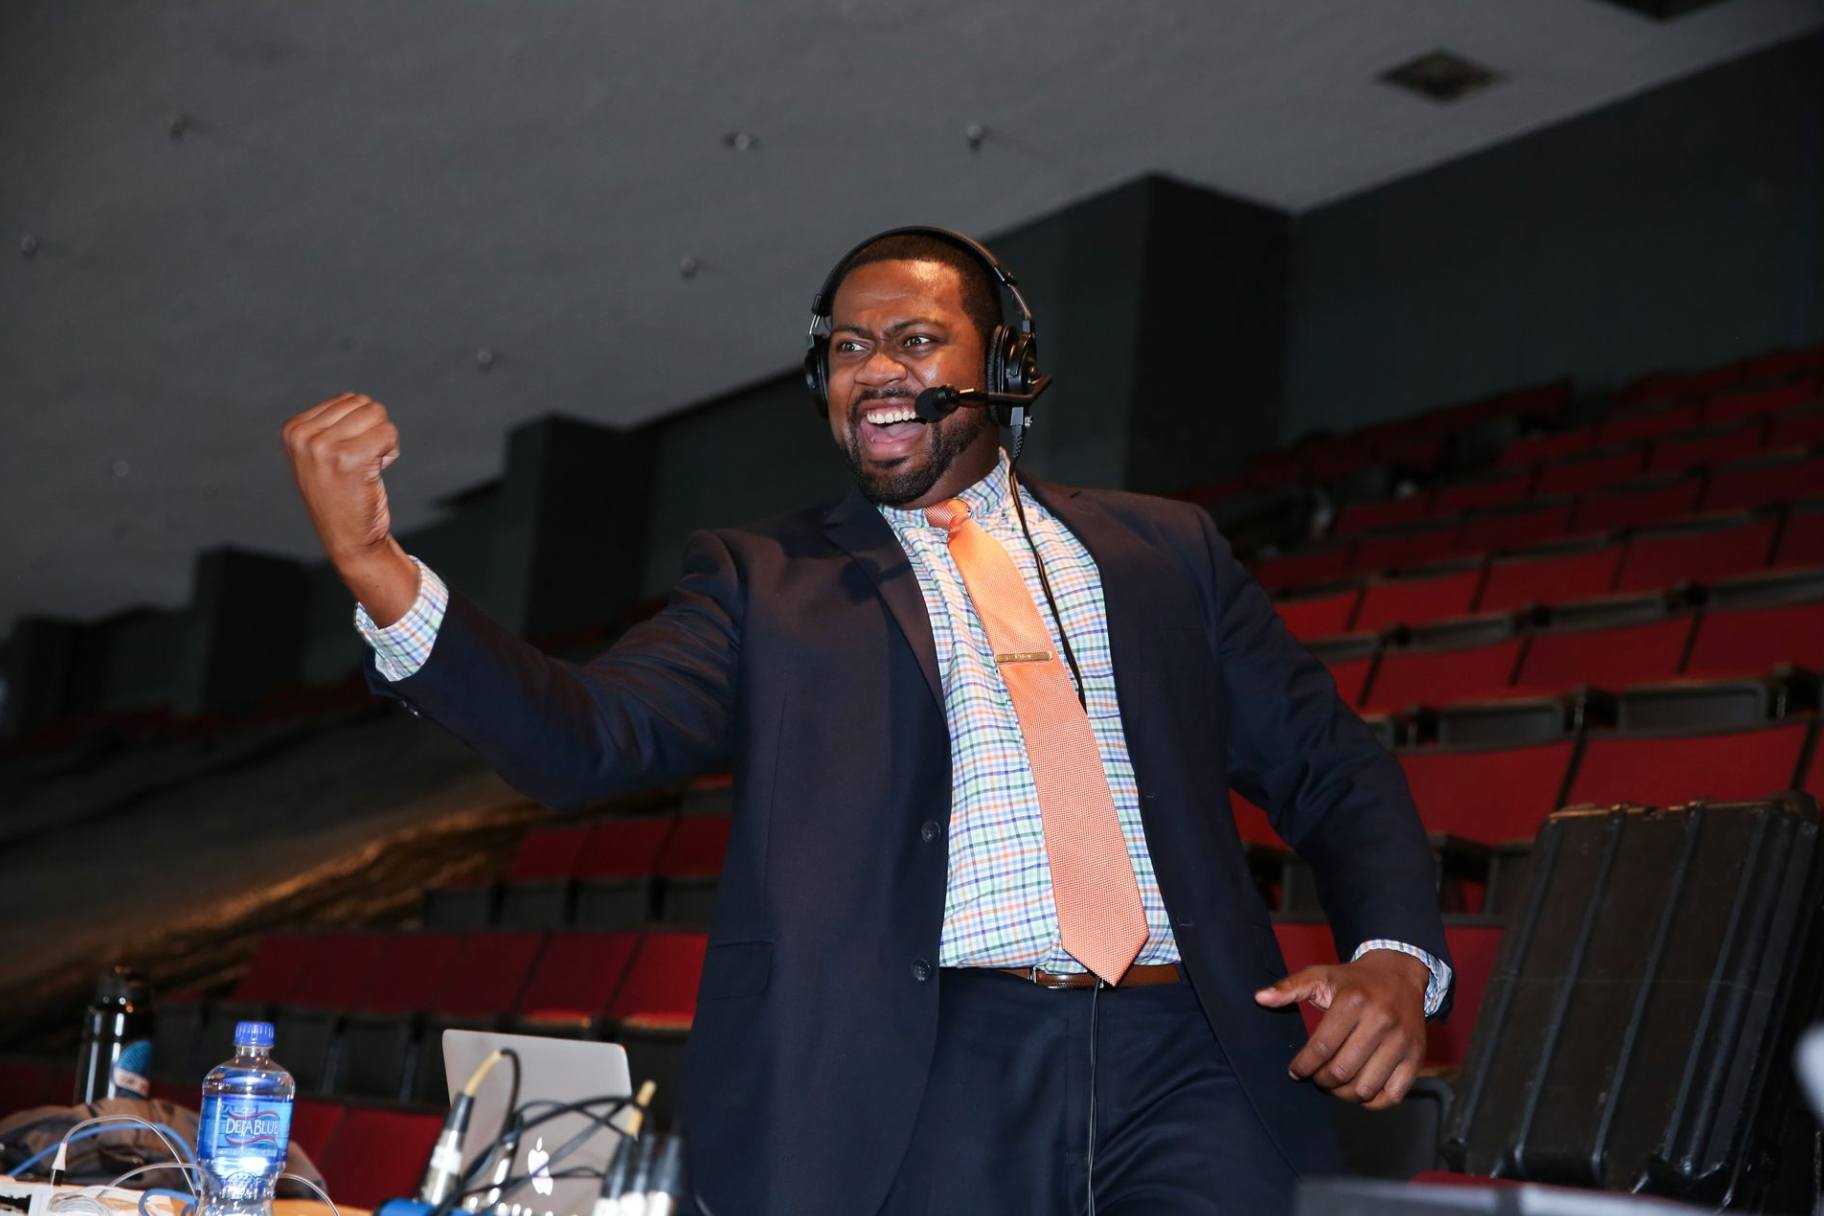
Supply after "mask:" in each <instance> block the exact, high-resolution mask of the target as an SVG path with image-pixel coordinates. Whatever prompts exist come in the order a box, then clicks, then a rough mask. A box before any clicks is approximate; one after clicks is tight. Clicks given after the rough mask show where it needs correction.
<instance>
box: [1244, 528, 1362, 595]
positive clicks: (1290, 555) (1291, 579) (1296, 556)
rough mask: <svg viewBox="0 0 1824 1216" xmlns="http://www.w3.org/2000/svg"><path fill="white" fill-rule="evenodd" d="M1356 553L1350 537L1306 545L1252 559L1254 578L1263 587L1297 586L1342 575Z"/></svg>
mask: <svg viewBox="0 0 1824 1216" xmlns="http://www.w3.org/2000/svg"><path fill="white" fill-rule="evenodd" d="M1354 554H1355V542H1354V541H1352V540H1337V541H1331V542H1330V543H1328V544H1322V545H1307V546H1304V547H1303V548H1299V549H1294V550H1291V551H1290V552H1286V553H1276V554H1272V555H1270V556H1267V557H1257V558H1255V559H1254V567H1253V569H1254V578H1255V579H1256V581H1258V582H1259V583H1260V585H1261V586H1263V587H1297V586H1300V585H1303V584H1307V583H1321V582H1325V581H1327V580H1329V581H1333V580H1335V579H1339V578H1342V577H1343V576H1344V575H1346V574H1348V573H1349V569H1350V559H1351V558H1352V557H1353V556H1354Z"/></svg>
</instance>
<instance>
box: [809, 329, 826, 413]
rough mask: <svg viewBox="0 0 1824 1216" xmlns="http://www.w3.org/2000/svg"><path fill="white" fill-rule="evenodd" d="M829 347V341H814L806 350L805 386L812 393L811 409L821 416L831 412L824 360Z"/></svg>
mask: <svg viewBox="0 0 1824 1216" xmlns="http://www.w3.org/2000/svg"><path fill="white" fill-rule="evenodd" d="M828 349H829V347H828V343H825V342H814V343H812V345H811V347H810V349H809V350H807V351H805V352H804V387H805V388H806V389H807V390H808V391H809V392H810V394H811V409H812V411H813V412H815V413H816V415H817V416H818V417H819V418H822V417H824V416H825V415H827V414H828V413H829V412H830V382H829V377H828V376H827V375H826V374H825V372H824V362H823V359H824V355H825V353H826V352H827V351H828Z"/></svg>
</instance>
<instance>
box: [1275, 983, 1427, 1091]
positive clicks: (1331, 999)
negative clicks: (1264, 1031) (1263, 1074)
mask: <svg viewBox="0 0 1824 1216" xmlns="http://www.w3.org/2000/svg"><path fill="white" fill-rule="evenodd" d="M1429 978H1430V974H1429V972H1428V971H1427V970H1426V967H1425V964H1424V963H1423V962H1421V961H1420V960H1418V959H1416V958H1413V957H1412V956H1410V955H1406V954H1401V953H1400V952H1399V951H1397V950H1370V951H1368V952H1367V953H1366V954H1364V955H1362V957H1361V958H1359V959H1357V960H1356V961H1355V962H1353V963H1332V964H1328V965H1324V966H1317V967H1305V968H1303V969H1301V970H1298V971H1294V972H1293V973H1292V974H1291V975H1288V976H1287V977H1286V978H1285V979H1283V980H1281V981H1279V983H1277V984H1274V985H1273V986H1272V987H1270V988H1262V989H1261V990H1260V991H1259V992H1256V993H1255V994H1254V999H1255V1000H1256V1001H1259V1002H1260V1003H1261V1004H1262V1005H1266V1006H1268V1007H1270V1008H1274V1009H1279V1008H1282V1007H1284V1006H1287V1005H1296V1004H1297V1003H1298V1002H1300V1001H1310V1002H1311V1003H1312V1004H1313V1005H1316V1006H1317V1007H1318V1008H1319V1009H1322V1010H1325V1011H1326V1012H1325V1014H1324V1018H1323V1021H1321V1022H1319V1023H1318V1024H1317V1029H1316V1030H1315V1031H1313V1032H1312V1033H1311V1038H1310V1039H1309V1040H1308V1041H1307V1042H1306V1043H1305V1046H1304V1050H1302V1051H1300V1052H1299V1053H1298V1054H1297V1055H1296V1056H1293V1057H1292V1064H1291V1068H1290V1070H1289V1071H1290V1072H1291V1074H1292V1077H1293V1079H1294V1080H1297V1081H1303V1080H1305V1079H1306V1078H1309V1079H1311V1080H1312V1081H1314V1082H1316V1083H1317V1086H1318V1088H1320V1089H1325V1090H1328V1091H1329V1092H1330V1093H1331V1094H1332V1095H1333V1096H1335V1097H1338V1098H1341V1099H1342V1100H1343V1101H1345V1102H1359V1103H1361V1104H1362V1105H1363V1107H1364V1108H1366V1109H1368V1110H1386V1109H1387V1108H1388V1107H1390V1106H1395V1105H1397V1104H1398V1103H1399V1101H1400V1100H1401V1099H1402V1098H1404V1097H1405V1096H1406V1091H1407V1090H1408V1089H1410V1088H1411V1087H1412V1082H1413V1079H1414V1078H1415V1077H1417V1076H1418V1075H1419V1065H1421V1064H1423V1063H1424V1062H1425V984H1426V981H1427V980H1428V979H1429Z"/></svg>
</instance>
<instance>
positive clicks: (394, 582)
mask: <svg viewBox="0 0 1824 1216" xmlns="http://www.w3.org/2000/svg"><path fill="white" fill-rule="evenodd" d="M330 560H331V563H332V564H333V565H334V566H335V568H336V573H337V574H338V575H339V576H341V579H342V582H343V583H344V584H345V585H346V586H347V587H348V589H349V592H350V593H351V594H353V595H354V597H355V599H356V600H357V601H358V602H359V603H360V604H361V607H362V608H364V609H366V610H367V615H368V616H369V617H370V618H371V619H372V620H373V622H374V624H375V625H376V626H378V627H379V628H382V629H384V628H386V627H387V626H389V625H392V624H394V623H395V622H397V621H398V620H399V619H400V618H401V617H403V616H404V615H405V614H406V613H407V612H408V611H410V610H411V607H412V604H413V603H414V602H415V601H416V600H417V598H418V585H419V574H418V563H416V562H414V561H413V560H412V559H411V557H410V555H408V554H407V553H406V551H405V550H404V549H402V548H400V546H399V542H398V541H396V540H394V539H393V538H392V537H391V536H388V537H387V538H386V539H385V540H384V541H382V542H381V543H380V544H378V545H375V546H373V547H372V548H371V549H367V550H363V551H361V552H358V553H352V554H346V555H341V556H334V557H332V558H331V559H330Z"/></svg>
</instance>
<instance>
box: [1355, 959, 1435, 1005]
mask: <svg viewBox="0 0 1824 1216" xmlns="http://www.w3.org/2000/svg"><path fill="white" fill-rule="evenodd" d="M1356 961H1357V962H1362V963H1365V962H1370V961H1372V962H1373V963H1374V965H1375V966H1384V967H1387V968H1389V969H1391V970H1393V971H1394V972H1395V973H1396V974H1398V975H1401V976H1404V977H1405V978H1406V979H1407V980H1408V981H1409V982H1411V984H1412V986H1413V987H1414V988H1416V989H1417V990H1418V993H1419V999H1420V1000H1424V999H1425V993H1426V990H1427V989H1429V988H1430V986H1431V968H1430V967H1427V966H1426V965H1425V960H1424V959H1421V958H1416V957H1414V956H1413V955H1410V954H1407V953H1405V952H1404V951H1401V950H1389V949H1386V948H1384V947H1382V948H1378V949H1373V950H1367V951H1364V952H1363V953H1362V956H1361V957H1360V958H1359V959H1357V960H1356Z"/></svg>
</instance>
